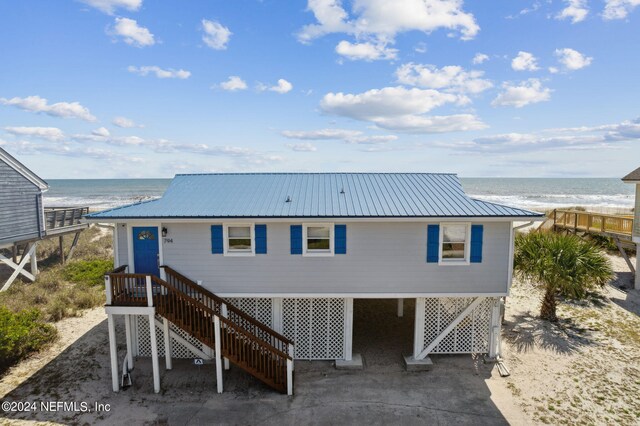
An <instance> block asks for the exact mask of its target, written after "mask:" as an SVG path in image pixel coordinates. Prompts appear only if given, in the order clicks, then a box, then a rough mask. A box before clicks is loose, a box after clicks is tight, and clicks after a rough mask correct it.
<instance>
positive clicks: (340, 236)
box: [333, 225, 347, 254]
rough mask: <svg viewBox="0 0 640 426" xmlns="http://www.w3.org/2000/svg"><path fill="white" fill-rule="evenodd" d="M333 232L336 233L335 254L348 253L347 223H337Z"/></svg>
mask: <svg viewBox="0 0 640 426" xmlns="http://www.w3.org/2000/svg"><path fill="white" fill-rule="evenodd" d="M333 232H334V233H335V235H334V236H335V243H334V244H335V245H334V252H335V254H347V225H336V226H335V227H334V231H333Z"/></svg>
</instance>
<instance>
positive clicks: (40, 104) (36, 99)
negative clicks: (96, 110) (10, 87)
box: [0, 96, 97, 121]
mask: <svg viewBox="0 0 640 426" xmlns="http://www.w3.org/2000/svg"><path fill="white" fill-rule="evenodd" d="M0 103H2V104H4V105H12V106H15V107H17V108H20V109H23V110H26V111H31V112H41V113H44V114H47V115H51V116H54V117H62V118H79V119H81V120H85V121H96V120H97V119H96V117H94V116H93V115H91V112H90V111H89V109H88V108H86V107H83V106H82V105H80V103H79V102H57V103H55V104H51V105H49V103H48V102H47V100H46V99H45V98H41V97H40V96H27V97H26V98H18V97H15V98H11V99H6V98H0Z"/></svg>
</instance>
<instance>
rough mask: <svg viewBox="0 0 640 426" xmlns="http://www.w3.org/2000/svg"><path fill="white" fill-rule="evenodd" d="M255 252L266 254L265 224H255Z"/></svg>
mask: <svg viewBox="0 0 640 426" xmlns="http://www.w3.org/2000/svg"><path fill="white" fill-rule="evenodd" d="M254 232H255V237H256V254H267V225H256V226H255V228H254Z"/></svg>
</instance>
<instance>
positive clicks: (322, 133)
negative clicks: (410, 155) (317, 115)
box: [281, 129, 398, 145]
mask: <svg viewBox="0 0 640 426" xmlns="http://www.w3.org/2000/svg"><path fill="white" fill-rule="evenodd" d="M281 134H282V136H284V137H286V138H289V139H301V140H341V141H343V142H346V143H349V144H368V145H370V144H381V143H387V142H392V141H395V140H397V139H398V137H397V136H396V135H365V134H364V133H363V132H361V131H360V130H347V129H320V130H284V131H282V133H281Z"/></svg>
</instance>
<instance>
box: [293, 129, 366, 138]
mask: <svg viewBox="0 0 640 426" xmlns="http://www.w3.org/2000/svg"><path fill="white" fill-rule="evenodd" d="M359 135H362V132H361V131H359V130H345V129H321V130H300V131H298V130H284V131H283V132H282V136H284V137H286V138H289V139H303V140H331V139H349V138H353V137H356V136H359Z"/></svg>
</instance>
